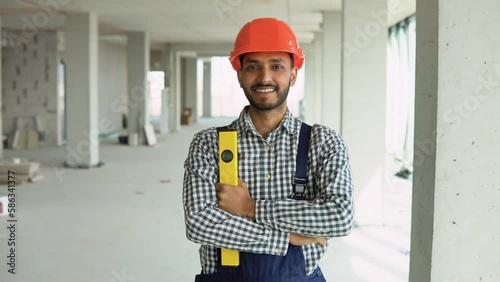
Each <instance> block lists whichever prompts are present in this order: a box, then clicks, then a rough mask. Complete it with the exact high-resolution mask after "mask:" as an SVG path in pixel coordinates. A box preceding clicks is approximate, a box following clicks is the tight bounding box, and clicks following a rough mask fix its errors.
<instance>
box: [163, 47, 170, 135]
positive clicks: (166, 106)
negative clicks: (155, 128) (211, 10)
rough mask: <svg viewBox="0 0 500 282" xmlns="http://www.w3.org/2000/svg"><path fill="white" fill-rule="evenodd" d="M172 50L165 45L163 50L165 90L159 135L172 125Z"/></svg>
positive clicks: (168, 129)
mask: <svg viewBox="0 0 500 282" xmlns="http://www.w3.org/2000/svg"><path fill="white" fill-rule="evenodd" d="M172 67H173V65H172V48H171V44H170V43H165V45H164V48H163V72H164V73H165V89H163V91H162V94H161V115H160V133H162V134H163V133H167V132H169V131H170V129H171V123H172V111H173V109H172V93H171V92H172Z"/></svg>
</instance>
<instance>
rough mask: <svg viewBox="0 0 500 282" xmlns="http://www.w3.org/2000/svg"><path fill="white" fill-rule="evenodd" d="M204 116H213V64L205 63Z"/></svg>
mask: <svg viewBox="0 0 500 282" xmlns="http://www.w3.org/2000/svg"><path fill="white" fill-rule="evenodd" d="M203 116H204V117H211V116H212V63H211V62H210V59H208V60H206V61H204V62H203Z"/></svg>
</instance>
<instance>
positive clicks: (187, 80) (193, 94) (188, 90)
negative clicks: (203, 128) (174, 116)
mask: <svg viewBox="0 0 500 282" xmlns="http://www.w3.org/2000/svg"><path fill="white" fill-rule="evenodd" d="M184 63H185V65H184V75H185V76H184V79H183V82H184V85H183V86H184V87H183V91H182V92H183V95H184V97H183V101H184V103H183V108H191V110H192V111H193V115H194V123H196V122H198V114H197V113H198V95H197V93H198V92H197V90H198V88H197V85H198V80H197V77H198V76H197V69H198V60H197V58H196V57H194V58H185V59H184Z"/></svg>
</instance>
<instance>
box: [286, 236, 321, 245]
mask: <svg viewBox="0 0 500 282" xmlns="http://www.w3.org/2000/svg"><path fill="white" fill-rule="evenodd" d="M327 241H328V239H326V238H317V237H307V236H302V235H299V234H290V244H292V245H294V246H305V245H310V244H317V245H321V246H324V245H326V242H327Z"/></svg>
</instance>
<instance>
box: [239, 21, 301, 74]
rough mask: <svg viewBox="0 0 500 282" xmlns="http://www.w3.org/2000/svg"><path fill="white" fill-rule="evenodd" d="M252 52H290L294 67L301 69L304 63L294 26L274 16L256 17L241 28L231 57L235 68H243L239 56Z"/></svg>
mask: <svg viewBox="0 0 500 282" xmlns="http://www.w3.org/2000/svg"><path fill="white" fill-rule="evenodd" d="M251 52H288V53H291V54H293V61H294V67H297V68H298V69H300V68H301V67H302V64H303V63H304V54H303V53H302V49H300V48H299V43H298V42H297V38H296V37H295V34H294V33H293V30H292V28H291V27H290V26H289V25H288V24H286V23H285V22H284V21H280V20H278V19H274V18H260V19H255V20H253V21H251V22H249V23H247V24H245V25H244V26H243V27H242V28H241V30H240V32H239V33H238V36H237V37H236V40H235V42H234V50H233V51H231V56H230V57H229V61H231V65H233V69H235V70H239V69H241V64H240V60H239V56H240V55H241V54H245V53H251Z"/></svg>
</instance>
